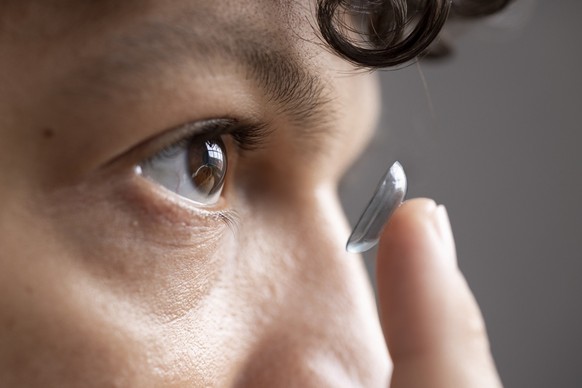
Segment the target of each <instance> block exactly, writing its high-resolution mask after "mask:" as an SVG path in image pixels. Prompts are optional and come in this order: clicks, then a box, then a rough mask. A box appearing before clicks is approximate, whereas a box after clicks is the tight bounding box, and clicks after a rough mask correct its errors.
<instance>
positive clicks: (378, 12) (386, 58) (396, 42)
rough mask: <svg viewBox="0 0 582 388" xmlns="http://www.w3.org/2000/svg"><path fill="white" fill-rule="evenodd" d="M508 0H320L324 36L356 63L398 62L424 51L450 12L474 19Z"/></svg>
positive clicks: (386, 64) (371, 65)
mask: <svg viewBox="0 0 582 388" xmlns="http://www.w3.org/2000/svg"><path fill="white" fill-rule="evenodd" d="M510 2H511V0H454V1H453V0H318V1H317V23H318V24H319V30H320V31H321V35H322V37H323V39H324V40H325V41H326V42H327V44H329V45H330V46H331V48H333V49H334V50H335V51H336V52H337V53H338V54H339V55H340V56H342V57H343V58H345V59H347V60H348V61H350V62H352V63H353V64H355V65H357V66H363V67H369V68H383V67H392V66H397V65H401V64H403V63H406V62H408V61H410V60H413V59H415V58H416V57H418V56H419V55H420V54H423V53H426V52H427V48H428V47H429V46H430V45H431V43H433V41H434V40H435V39H436V38H437V36H438V34H439V32H440V31H441V29H442V27H443V26H444V24H445V22H446V21H447V19H448V18H449V17H451V18H476V17H480V16H485V15H489V14H492V13H494V12H497V11H498V10H501V9H502V8H504V7H505V6H506V5H507V4H509V3H510Z"/></svg>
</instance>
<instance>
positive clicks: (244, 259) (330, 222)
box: [0, 0, 495, 387]
mask: <svg viewBox="0 0 582 388" xmlns="http://www.w3.org/2000/svg"><path fill="white" fill-rule="evenodd" d="M314 7H315V5H314V4H313V3H312V2H309V1H305V2H303V1H302V2H299V1H289V2H274V1H272V0H261V1H257V0H253V1H250V0H249V1H246V0H244V1H241V0H237V1H234V0H232V1H213V2H209V1H196V0H173V1H157V0H156V1H154V0H147V1H146V0H142V1H128V2H125V1H124V2H118V1H105V2H93V1H81V0H75V1H73V0H69V1H66V0H63V1H60V0H53V1H46V2H45V1H24V2H18V1H13V2H6V3H5V4H4V5H0V84H1V85H2V89H1V91H0V138H1V139H2V141H1V142H0V187H2V189H1V190H0V246H1V247H2V249H1V252H0V376H1V377H0V385H1V386H19V387H20V386H23V387H24V386H39V387H40V386H42V387H69V386H70V387H78V386H84V387H88V386H99V387H102V386H108V387H109V386H111V387H117V386H119V387H128V386H135V387H149V386H152V387H154V386H155V387H159V386H301V387H325V386H333V387H340V386H365V387H381V386H387V384H388V381H389V377H390V369H391V367H390V362H389V360H388V353H387V350H386V346H385V342H384V339H383V337H382V330H381V328H380V324H379V320H378V317H377V313H376V307H375V304H374V300H373V295H372V291H371V288H370V286H369V283H368V281H367V279H366V275H365V271H364V269H363V266H362V263H361V261H360V260H359V259H358V258H357V256H355V255H351V254H347V253H345V252H344V249H343V244H344V242H345V238H346V237H347V235H348V225H347V222H346V220H345V218H344V216H343V213H342V211H341V206H340V204H339V201H338V198H337V196H336V186H337V184H338V181H339V179H340V178H341V176H342V174H343V172H344V171H345V170H346V168H347V167H348V166H349V165H350V163H351V162H352V161H353V160H354V159H355V158H356V157H357V156H358V154H359V153H360V152H361V150H362V149H363V147H364V146H365V144H366V142H367V141H368V139H369V137H370V136H371V133H372V130H373V129H374V125H375V120H376V117H377V114H378V107H379V96H378V89H377V85H376V82H375V77H374V76H373V75H371V74H369V73H363V72H356V71H355V69H354V68H353V67H352V66H351V65H350V64H348V63H346V62H344V61H342V60H341V59H339V58H338V57H336V56H335V55H333V54H332V53H331V52H330V51H329V50H327V49H326V48H325V47H324V46H323V44H322V43H321V40H320V39H319V38H318V36H317V32H316V28H315V27H314V26H315V25H316V23H315V22H314V19H313V18H314V15H315V12H314ZM210 119H230V120H235V121H236V122H241V123H245V125H247V126H250V127H253V128H256V127H258V128H260V129H261V131H260V133H261V134H260V137H261V140H260V142H259V143H260V144H257V145H256V146H254V147H249V149H244V147H241V146H239V145H238V144H237V142H236V141H235V139H233V138H234V135H229V134H224V135H222V138H223V139H224V143H225V152H226V154H227V156H228V170H227V174H226V177H225V184H224V188H223V190H222V193H221V196H220V199H219V200H218V202H217V203H215V204H212V205H203V204H194V203H192V202H191V201H188V200H186V199H184V198H183V197H180V196H178V195H177V194H176V193H173V192H172V191H171V190H169V189H167V188H164V187H162V186H161V185H159V184H158V183H156V182H154V181H152V180H151V179H147V178H145V177H143V176H141V175H140V174H138V173H136V167H137V166H140V165H142V164H143V163H144V161H146V160H150V159H151V158H152V157H153V156H155V155H157V154H159V153H160V152H162V151H163V150H164V147H167V146H169V145H171V144H173V143H175V142H176V141H177V140H180V139H179V137H180V136H185V135H184V133H183V132H182V128H183V126H184V125H186V124H200V123H202V124H203V123H204V122H206V121H207V120H210ZM202 124H200V126H199V127H198V128H199V129H195V130H196V131H203V125H202ZM194 139H196V137H194ZM193 141H194V140H193ZM403 208H404V209H402V211H401V212H400V214H402V215H401V216H398V215H396V217H395V221H394V222H393V224H392V225H393V226H392V228H396V229H395V232H394V233H393V236H394V237H393V239H396V240H398V241H400V239H398V238H397V237H398V236H401V234H403V233H404V234H406V235H407V236H409V237H408V238H409V240H410V241H409V242H407V241H408V240H406V241H404V242H403V243H402V242H399V243H394V242H391V241H392V240H389V239H388V240H386V241H387V242H386V243H385V244H384V245H383V246H382V247H381V250H382V249H384V250H385V251H386V252H388V253H385V256H386V257H388V256H390V255H391V253H390V252H392V251H393V250H396V251H398V250H399V249H400V250H402V249H405V248H403V246H406V247H409V248H410V246H413V245H414V246H415V247H416V248H414V249H421V248H422V247H423V246H424V245H423V241H425V240H426V241H429V240H430V238H433V237H434V236H433V235H430V236H433V237H430V238H428V237H427V238H425V237H424V235H423V234H422V233H424V232H422V231H423V230H424V229H422V230H421V229H419V228H421V226H419V225H420V224H422V223H423V222H424V221H422V220H421V219H420V218H419V217H420V216H418V214H419V212H420V213H422V214H425V213H426V214H428V213H431V212H433V211H434V209H432V208H431V205H430V204H428V203H427V202H422V203H416V205H414V204H412V205H410V206H408V207H406V206H404V207H403ZM407 209H408V210H407ZM417 213H418V214H417ZM399 217H400V218H399ZM415 217H416V218H415ZM425 218H426V217H425ZM399 219H401V221H398V220H399ZM423 219H424V218H423ZM423 225H424V224H423ZM415 228H416V229H415ZM419 230H420V231H419ZM399 231H400V232H399ZM388 232H389V231H387V232H386V233H388ZM414 237H417V239H414ZM413 241H414V242H413ZM431 241H432V240H431ZM398 244H400V245H398ZM402 244H405V245H402ZM427 244H428V243H427ZM451 244H452V240H451ZM451 246H452V245H451ZM394 247H395V248H394ZM449 248H450V247H449ZM453 251H454V249H452V250H451V249H449V250H448V251H447V252H448V253H447V255H449V256H451V255H452V256H454V252H453ZM410 252H411V251H410V249H408V250H406V251H405V252H404V253H403V255H408V254H410ZM414 252H416V251H414ZM431 252H432V251H431ZM423 257H424V256H423ZM418 260H420V259H418ZM418 260H417V261H416V262H418ZM388 263H390V262H388ZM410 263H412V264H414V263H415V261H414V260H412V261H410ZM418 265H419V266H421V264H418ZM435 265H436V264H435ZM437 266H438V265H437ZM388 267H390V265H388ZM388 267H386V266H384V267H381V268H380V269H379V270H380V272H381V273H385V271H383V270H382V268H384V269H385V268H388ZM439 268H440V267H439ZM439 271H441V270H438V269H437V270H435V271H434V272H435V273H441V272H443V271H441V272H439ZM451 271H453V270H451ZM387 273H388V274H389V275H386V276H392V277H397V275H396V274H399V273H404V274H406V269H402V268H400V269H397V270H394V271H392V270H389V271H387ZM406 276H416V275H406ZM443 276H445V278H446V277H447V276H450V277H451V278H454V279H457V277H458V278H459V279H461V280H458V281H457V280H454V281H451V282H450V284H452V285H451V286H447V287H449V288H450V287H457V286H456V285H457V283H458V284H461V285H460V286H458V287H461V288H462V287H466V286H465V285H464V284H462V278H460V275H458V274H457V272H455V275H454V276H453V275H449V274H448V272H446V275H443ZM398 279H400V280H398ZM398 279H396V280H394V281H393V282H392V283H391V284H394V285H396V286H398V284H400V283H399V282H401V281H402V279H401V278H398ZM429 283H430V285H431V286H432V283H431V282H429ZM410 284H416V283H414V282H412V283H410ZM436 284H438V287H440V283H438V282H436V283H435V287H436ZM453 285H454V286H453ZM417 286H418V287H419V289H420V290H423V287H424V285H423V284H418V285H417ZM447 287H444V289H445V291H446V290H449V288H447ZM457 290H458V288H454V289H453V288H450V290H449V291H447V292H449V293H450V294H451V295H452V294H456V291H457ZM381 291H382V290H381ZM463 292H464V294H463V295H469V294H468V291H466V290H464V289H463ZM413 294H415V295H414V296H413V297H417V295H420V294H422V292H419V293H416V292H413ZM394 295H395V294H394V293H391V292H388V296H387V297H386V298H385V300H386V301H387V305H386V306H388V309H394V310H399V311H405V312H404V314H403V316H404V317H406V316H407V313H406V312H407V311H409V310H410V309H406V308H404V309H403V307H402V306H408V300H404V299H402V300H400V299H399V300H394V298H395V297H394ZM407 295H408V294H407ZM439 295H440V294H439ZM451 297H452V296H451ZM391 298H392V299H391ZM452 298H454V297H452ZM467 298H468V299H470V298H469V297H466V296H463V299H462V300H463V302H462V303H467V304H468V306H469V307H467V308H466V309H465V310H470V312H471V317H472V316H477V317H478V319H477V323H478V324H477V325H476V326H477V329H476V330H475V332H477V333H478V334H477V335H475V334H474V333H473V331H472V330H468V333H469V334H467V335H468V336H469V337H470V338H473V337H479V336H482V335H483V333H482V329H480V326H479V322H481V321H480V320H479V319H480V318H479V314H478V310H476V307H474V302H473V301H472V300H471V301H469V302H465V299H467ZM455 300H456V299H455ZM447 301H448V299H447ZM425 302H426V300H424V299H423V300H421V301H420V302H418V303H416V304H414V306H421V305H422V303H425ZM447 303H449V304H451V305H454V306H456V304H455V303H456V302H455V303H453V302H446V301H445V302H444V304H445V305H446V304H447ZM400 304H402V305H400ZM390 306H393V307H390ZM463 306H464V305H463ZM430 308H431V307H430V306H428V307H427V308H426V309H421V310H419V311H420V313H418V314H417V313H416V312H415V311H416V310H414V309H412V310H414V311H412V313H411V314H412V315H414V316H415V319H418V318H419V317H420V321H422V322H426V321H427V320H426V319H424V317H425V316H424V315H423V314H424V313H425V312H426V311H429V310H430ZM382 309H383V314H385V313H386V314H387V310H385V309H384V306H382ZM457 310H458V309H457ZM457 310H455V311H457ZM465 310H464V309H463V308H461V309H460V310H459V311H461V312H463V311H465ZM473 310H475V311H473ZM460 315H463V314H460ZM384 320H385V319H384ZM392 322H393V323H394V322H396V326H398V324H397V323H398V322H399V320H398V319H396V320H394V321H392ZM431 322H434V320H433V321H431ZM406 323H407V324H406V325H404V326H406V327H405V330H413V329H414V328H415V327H416V326H409V325H408V321H406ZM445 323H446V325H445V324H443V327H444V326H447V327H449V326H451V325H450V324H449V323H447V322H445ZM435 327H436V329H434V330H433V329H432V326H431V329H428V331H431V330H433V331H435V333H436V334H434V335H436V336H437V337H438V338H444V339H446V340H447V341H448V342H447V343H455V341H459V339H458V338H456V337H455V338H454V339H453V338H450V336H451V334H450V333H449V332H448V331H444V332H441V331H439V330H438V328H439V327H440V326H438V325H437V326H435ZM451 327H453V328H454V327H456V326H451ZM385 330H386V328H385ZM389 330H400V329H393V326H390V327H389ZM419 330H421V332H418V333H416V332H414V333H413V334H414V337H415V338H425V332H424V331H422V330H424V329H423V328H422V327H420V326H419ZM413 331H414V330H413ZM455 332H456V331H455ZM460 332H462V330H461V331H460ZM419 333H420V334H419ZM417 334H418V335H417ZM434 335H433V336H434ZM398 337H399V335H397V336H395V337H393V338H398ZM402 338H404V339H405V338H407V337H402ZM427 338H428V337H427ZM432 338H433V337H432V336H431V337H430V338H429V340H427V341H426V342H423V343H422V344H421V345H422V346H420V348H424V347H425V346H426V343H432ZM479 338H480V337H479ZM388 342H390V338H388ZM401 342H406V341H405V340H402V341H401ZM436 342H439V341H436ZM436 342H435V343H436ZM477 342H479V341H477ZM483 344H485V345H486V340H480V342H479V344H478V346H477V347H478V348H479V352H481V351H482V349H481V348H486V346H484V347H483ZM407 345H408V343H406V344H404V345H403V346H400V345H397V346H400V347H399V348H398V349H406V346H407ZM429 348H430V349H431V350H432V348H431V347H430V346H429ZM429 353H430V352H429ZM437 353H438V352H434V353H430V354H431V355H434V354H437ZM483 353H484V354H485V355H486V356H483V357H481V356H479V357H476V358H477V359H478V361H477V363H482V361H481V358H483V359H486V360H489V358H488V351H487V350H486V349H485V350H484V351H483ZM402 354H405V359H407V357H408V356H407V354H408V353H407V352H406V351H403V353H402ZM460 354H461V355H463V356H464V354H463V353H462V352H461V353H460ZM479 354H481V353H479ZM393 356H394V355H393ZM429 358H430V357H429ZM443 359H444V360H445V361H447V362H444V361H443V362H441V363H440V364H439V365H441V364H442V366H443V368H442V370H443V371H448V370H449V369H447V368H448V365H449V364H452V362H448V361H449V360H448V359H446V357H445V358H442V357H441V358H439V360H441V361H442V360H443ZM489 362H490V361H485V362H484V364H485V365H487V368H489V369H491V370H493V372H487V373H485V375H487V376H489V377H488V378H490V379H493V380H494V379H495V377H494V376H495V374H494V369H493V368H492V367H491V366H490V365H489V364H488V363H489ZM395 364H397V365H398V363H397V360H395ZM423 365H424V364H423ZM434 365H436V364H434V363H432V364H430V366H429V367H427V368H426V369H427V370H429V369H435V367H434ZM415 366H416V365H415ZM402 370H404V369H402ZM415 370H416V369H415ZM418 370H422V368H420V369H418ZM438 370H439V371H440V370H441V369H438ZM402 373H404V372H402ZM438 373H441V372H438ZM438 373H437V374H438ZM490 375H491V376H493V377H490ZM394 376H401V374H398V373H396V372H395V374H394ZM455 376H456V375H455ZM431 381H432V380H431ZM459 381H461V380H459ZM483 381H485V382H486V383H487V382H488V381H489V380H487V379H485V380H483ZM424 386H426V385H424ZM444 386H445V385H444ZM449 386H454V385H449ZM486 386H491V385H486Z"/></svg>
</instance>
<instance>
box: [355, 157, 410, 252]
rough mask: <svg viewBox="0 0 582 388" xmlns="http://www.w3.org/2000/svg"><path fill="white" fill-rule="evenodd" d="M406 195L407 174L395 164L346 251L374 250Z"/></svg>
mask: <svg viewBox="0 0 582 388" xmlns="http://www.w3.org/2000/svg"><path fill="white" fill-rule="evenodd" d="M405 195H406V174H404V169H403V168H402V165H401V164H400V163H398V162H395V163H394V164H393V165H392V166H390V168H389V169H388V171H387V172H386V174H385V175H384V178H383V179H382V180H381V181H380V183H379V184H378V188H377V189H376V192H375V193H374V195H373V196H372V199H371V200H370V203H368V206H367V207H366V210H364V212H363V213H362V215H361V216H360V220H359V221H358V223H357V224H356V226H355V227H354V230H353V231H352V234H351V236H350V238H349V239H348V243H347V244H346V250H347V251H348V252H352V253H361V252H365V251H367V250H369V249H371V248H373V247H374V246H375V245H376V244H377V243H378V240H379V239H380V233H381V232H382V229H383V228H384V225H385V224H386V222H388V219H389V218H390V216H391V215H392V213H394V210H396V209H397V208H398V206H400V204H401V203H402V201H403V200H404V196H405Z"/></svg>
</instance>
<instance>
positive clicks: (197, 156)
mask: <svg viewBox="0 0 582 388" xmlns="http://www.w3.org/2000/svg"><path fill="white" fill-rule="evenodd" d="M226 166H227V161H226V147H225V145H224V142H223V141H222V140H221V139H220V138H213V139H208V140H205V141H200V140H197V141H193V142H191V143H190V145H189V147H188V169H189V174H190V176H191V177H192V184H193V185H194V187H195V188H196V190H197V191H198V192H199V193H200V194H202V195H207V196H211V195H212V194H214V193H216V192H218V191H220V189H221V188H222V185H223V183H224V178H225V176H226Z"/></svg>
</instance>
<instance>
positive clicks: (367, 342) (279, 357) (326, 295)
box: [237, 190, 388, 387]
mask: <svg viewBox="0 0 582 388" xmlns="http://www.w3.org/2000/svg"><path fill="white" fill-rule="evenodd" d="M294 208H295V210H294V211H293V213H292V214H291V213H290V214H288V215H287V216H283V217H282V219H284V220H285V221H284V222H286V223H288V222H293V225H286V226H287V228H285V230H286V231H288V232H286V233H282V234H281V235H280V236H278V237H277V238H279V239H282V240H283V241H282V246H287V247H289V249H291V250H292V252H290V253H289V255H288V257H287V258H286V260H292V261H293V264H292V265H289V266H288V268H290V270H289V271H288V272H287V275H286V276H287V279H288V280H287V281H288V283H287V284H286V287H285V291H284V295H283V296H282V299H281V306H280V308H279V313H278V314H277V315H276V317H275V318H274V319H273V322H272V323H271V325H270V326H269V327H267V328H265V331H264V334H263V338H262V340H261V341H259V342H258V343H257V344H256V346H255V348H254V349H253V351H252V352H251V355H250V356H249V358H248V360H247V363H246V364H245V367H244V368H243V370H242V371H241V373H240V375H239V380H238V383H237V386H301V387H312V386H313V387H328V386H330V387H332V386H333V387H342V386H359V385H361V386H366V387H375V386H386V382H387V365H388V363H387V359H388V358H387V354H386V350H385V347H384V346H383V341H382V334H381V330H380V327H379V323H378V320H377V318H376V317H377V314H376V309H375V304H374V302H373V296H372V295H373V294H372V292H371V288H370V286H369V282H368V280H367V278H366V274H365V270H364V267H363V265H362V262H361V259H360V258H359V257H358V256H356V255H351V254H348V253H346V252H345V250H344V249H343V244H344V242H343V240H344V238H345V237H346V236H347V233H348V230H347V223H346V221H345V218H344V217H343V212H342V210H341V207H340V206H339V202H338V200H337V198H336V196H335V194H334V193H333V192H331V191H326V190H322V191H321V192H318V193H317V194H316V195H315V196H314V197H312V198H311V199H310V200H308V201H303V205H302V207H301V210H297V207H294ZM290 241H291V243H290V244H289V245H286V244H288V243H289V242H290Z"/></svg>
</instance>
